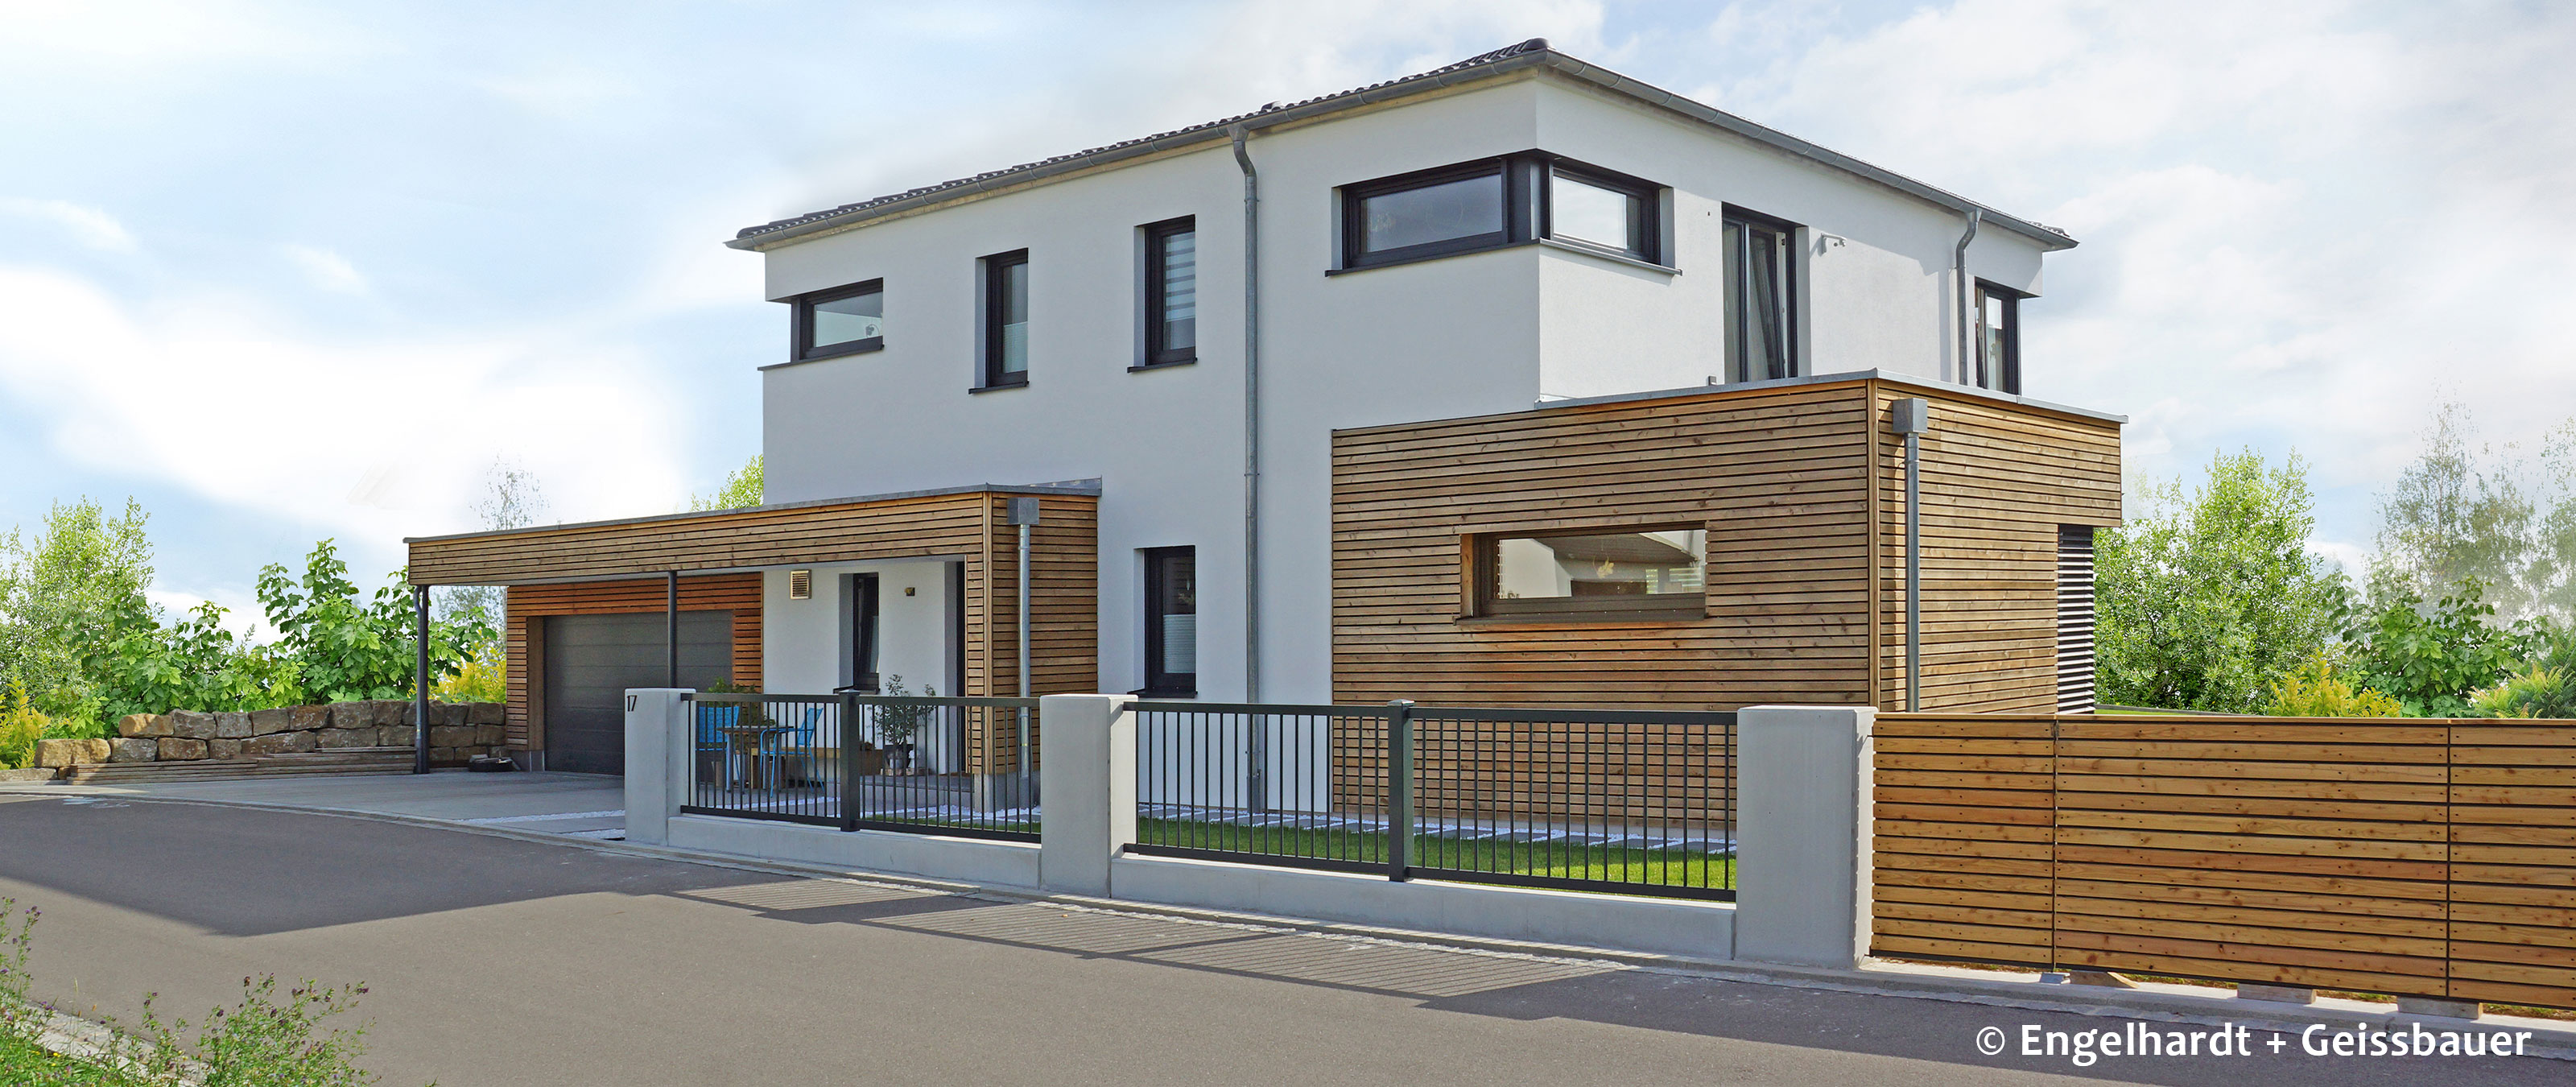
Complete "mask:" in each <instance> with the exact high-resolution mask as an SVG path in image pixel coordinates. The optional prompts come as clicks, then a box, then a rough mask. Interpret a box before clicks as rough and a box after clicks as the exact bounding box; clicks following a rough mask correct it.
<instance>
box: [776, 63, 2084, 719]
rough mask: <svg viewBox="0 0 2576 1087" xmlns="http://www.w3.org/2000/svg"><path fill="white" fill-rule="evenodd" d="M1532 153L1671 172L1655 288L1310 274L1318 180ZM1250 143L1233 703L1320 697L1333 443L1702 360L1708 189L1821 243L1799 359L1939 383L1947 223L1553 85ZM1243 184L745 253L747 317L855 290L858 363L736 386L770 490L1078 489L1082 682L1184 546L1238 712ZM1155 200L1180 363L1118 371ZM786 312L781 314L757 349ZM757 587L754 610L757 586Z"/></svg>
mask: <svg viewBox="0 0 2576 1087" xmlns="http://www.w3.org/2000/svg"><path fill="white" fill-rule="evenodd" d="M1532 148H1538V149H1541V150H1546V151H1551V152H1555V153H1558V154H1562V155H1566V156H1568V157H1571V158H1575V159H1579V160H1583V161H1587V162H1591V163H1594V164H1597V165H1600V166H1603V167H1606V168H1609V169H1614V170H1619V171H1622V172H1625V173H1629V174H1634V175H1636V176H1639V177H1642V178H1645V179H1647V180H1650V181H1654V182H1656V183H1659V184H1663V185H1668V186H1671V187H1672V190H1673V192H1672V208H1671V220H1672V223H1671V233H1672V236H1673V239H1674V245H1673V249H1672V252H1671V254H1670V255H1671V259H1672V260H1673V261H1675V262H1676V264H1677V266H1678V267H1679V269H1680V274H1678V275H1675V274H1672V273H1668V272H1662V271H1655V270H1650V269H1640V268H1635V267H1631V266H1627V265H1623V264H1620V263H1617V262H1613V261H1607V260H1602V259H1598V258H1594V257H1590V256H1585V255H1581V254H1576V253H1570V252H1567V251H1564V250H1560V249H1555V248H1549V247H1542V246H1527V247H1520V248H1513V249H1506V250H1500V251H1493V252H1486V253H1478V254H1470V255H1464V256H1458V257H1451V258H1445V259H1440V260H1433V261H1426V262H1421V263H1416V264H1408V265H1400V266H1395V267H1386V268H1377V269H1370V270H1366V271H1361V272H1354V273H1350V274H1346V275H1334V276H1327V275H1325V274H1324V273H1325V271H1326V270H1327V269H1329V268H1331V267H1332V265H1333V256H1334V254H1333V248H1334V244H1335V201H1336V193H1335V189H1336V187H1337V186H1341V185H1345V184H1350V183H1354V182H1360V181H1366V180H1370V179H1373V178H1377V177H1383V176H1387V175H1390V174H1397V173H1402V172H1405V171H1409V170H1415V169H1421V168H1426V167H1433V166H1442V165H1447V164H1451V163H1456V162H1461V161H1466V160H1471V159H1476V158H1482V157H1490V156H1496V155H1503V154H1508V153H1512V152H1517V151H1525V150H1529V149H1532ZM1249 150H1250V154H1251V156H1252V159H1253V161H1254V164H1255V165H1256V167H1257V168H1258V169H1259V171H1260V174H1261V191H1262V197H1263V203H1262V234H1261V246H1262V250H1261V252H1262V269H1261V275H1262V282H1261V306H1262V314H1261V326H1262V331H1261V342H1262V346H1261V368H1262V420H1263V423H1262V446H1263V455H1262V460H1263V500H1262V516H1263V525H1264V531H1263V537H1262V564H1263V567H1264V577H1263V582H1264V591H1263V593H1262V608H1263V610H1264V622H1263V628H1264V629H1263V636H1262V640H1263V647H1264V648H1263V662H1264V663H1263V673H1264V679H1263V684H1262V689H1261V691H1260V692H1259V694H1260V696H1261V697H1262V698H1264V699H1269V700H1295V701H1321V700H1324V699H1327V698H1329V697H1330V696H1331V683H1330V671H1331V636H1330V635H1331V632H1330V623H1331V569H1330V562H1331V539H1330V522H1331V493H1330V460H1329V458H1330V439H1331V433H1332V431H1333V430H1335V429H1337V428H1347V427H1358V426H1369V425H1377V424H1384V423H1396V422H1407V421H1413V420H1421V419H1435V418H1444V417H1454V416H1465V415H1477V414H1487V413H1496V412H1506V411H1515V410H1520V409H1524V408H1527V407H1529V406H1530V405H1531V404H1532V403H1533V402H1535V401H1537V400H1539V399H1540V398H1542V397H1543V396H1544V397H1581V396H1599V395H1608V394H1616V393H1623V392H1637V391H1645V390H1653V389H1668V388H1676V387H1682V386H1688V385H1696V384H1699V383H1701V382H1702V381H1704V380H1705V379H1706V377H1707V376H1709V375H1713V374H1722V372H1723V353H1722V349H1721V339H1720V335H1721V329H1722V327H1723V325H1722V311H1721V309H1720V299H1721V298H1722V294H1723V282H1722V281H1723V276H1722V272H1721V268H1722V265H1721V254H1720V249H1719V242H1718V231H1719V221H1718V217H1717V216H1718V210H1719V208H1720V207H1721V206H1722V205H1724V204H1726V203H1734V204H1737V205H1740V206H1744V207H1747V208H1751V209H1753V210H1756V211H1760V212H1763V213H1766V214H1769V215H1773V216H1777V217H1780V218H1783V219H1788V220H1790V221H1793V222H1799V223H1803V224H1807V225H1808V226H1809V227H1810V228H1811V230H1810V231H1809V234H1810V235H1816V234H1824V233H1830V234H1835V235H1839V236H1841V237H1844V238H1846V239H1848V242H1847V243H1846V244H1844V245H1841V246H1838V247H1830V248H1827V249H1825V250H1824V251H1823V252H1822V253H1821V254H1819V253H1818V246H1819V245H1820V244H1821V242H1820V240H1819V239H1817V238H1815V237H1810V238H1809V239H1808V241H1809V246H1808V253H1809V258H1808V261H1807V264H1808V266H1809V268H1810V272H1809V274H1808V276H1807V281H1806V282H1804V283H1802V285H1801V290H1800V297H1801V299H1802V300H1803V305H1802V310H1803V313H1802V320H1801V324H1802V328H1803V329H1804V330H1805V331H1804V335H1803V343H1804V344H1805V345H1806V354H1807V364H1806V367H1805V369H1806V371H1807V372H1810V373H1825V372H1842V371H1848V370H1858V369H1868V368H1873V367H1876V368H1882V369H1887V370H1891V371H1897V372H1903V373H1914V374H1924V375H1927V376H1938V375H1939V374H1940V373H1941V371H1942V370H1943V369H1944V366H1945V362H1946V359H1947V356H1948V355H1949V353H1950V352H1951V351H1952V350H1953V345H1955V343H1956V340H1957V333H1956V326H1955V319H1954V318H1953V317H1951V316H1949V314H1950V313H1951V312H1952V311H1954V310H1955V307H1956V302H1955V300H1954V299H1953V298H1952V297H1951V293H1950V286H1949V283H1950V279H1949V272H1948V266H1949V260H1950V251H1951V246H1952V245H1953V244H1955V243H1956V241H1957V238H1958V234H1959V232H1960V229H1961V227H1962V224H1961V222H1960V220H1959V219H1958V218H1957V217H1955V216H1952V215H1950V214H1949V213H1947V212H1945V211H1943V210H1941V209H1938V208H1934V207H1931V206H1929V205H1925V204H1923V203H1921V202H1920V201H1917V200H1914V199H1913V198H1911V197H1907V196H1903V195H1900V194H1897V193H1895V192H1893V191H1890V190H1886V189H1883V188H1880V187H1878V186H1876V185H1873V184H1870V183H1867V182H1863V181H1859V180H1857V179H1854V178H1851V177H1849V176H1847V175H1844V174H1840V173H1837V172H1834V171H1830V170H1827V169H1824V168H1822V167H1819V166H1815V165H1812V164H1809V163H1806V162H1804V161H1803V160H1798V159H1794V158H1791V157H1788V156H1786V155H1783V154H1781V153H1779V152H1776V151H1771V150H1767V149H1763V148H1759V147H1756V146H1754V145H1752V144H1750V143H1748V142H1746V141H1742V140H1740V139H1737V138H1735V137H1733V136H1731V135H1727V134H1723V133H1716V132H1713V131H1711V130H1709V129H1707V128H1705V127H1703V126H1699V125H1696V124H1692V123H1687V122H1683V121H1680V120H1675V119H1668V118H1666V117H1664V116H1662V115H1660V114H1657V113H1655V112H1653V111H1650V110H1647V109H1644V108H1642V107H1637V106H1632V105H1628V104H1625V103H1622V102H1619V101H1616V100H1613V99H1610V98H1608V97H1605V96H1602V95H1600V94H1597V93H1594V92H1590V91H1585V90H1578V89H1574V88H1572V87H1570V86H1565V85H1560V84H1559V83H1557V82H1555V81H1551V80H1545V79H1540V78H1536V77H1531V76H1521V77H1515V78H1510V79H1507V80H1503V81H1500V82H1496V83H1488V84H1480V85H1477V86H1475V87H1473V88H1471V89H1468V90H1464V91H1456V92H1451V93H1446V94H1442V95H1438V96H1435V97H1425V98H1416V99H1410V100H1407V101H1406V102H1404V103H1402V104H1399V105H1394V106H1384V107H1378V108H1375V109H1369V110H1363V111H1357V112H1353V113H1346V114H1341V115H1338V116H1335V117H1332V118H1330V119H1326V120H1322V121H1318V122H1312V123H1307V124H1304V125H1292V126H1282V127H1280V128H1278V129H1273V130H1270V131H1268V132H1265V133H1262V134H1258V135H1256V136H1255V137H1254V138H1253V139H1252V140H1251V141H1250V145H1249ZM1242 187H1243V179H1242V175H1241V173H1240V172H1239V170H1238V169H1237V167H1236V164H1235V161H1234V158H1233V155H1232V153H1231V150H1230V149H1229V148H1227V147H1226V146H1225V145H1224V144H1222V143H1214V144H1210V145H1207V146H1205V147H1204V148H1203V149H1200V150H1195V151H1190V152H1186V153H1181V154H1176V155H1169V156H1165V157H1161V158H1156V159H1150V160H1146V161H1141V162H1137V163H1133V164H1130V165H1126V166H1122V167H1120V168H1116V169H1110V170H1106V171H1103V172H1100V173H1095V174H1089V175H1082V176H1076V177H1072V178H1069V179H1066V180H1060V181H1054V182H1050V183H1044V184H1039V185H1036V186H1033V187H1029V188H1024V189H1019V190H1015V191H1009V192H1004V193H1000V194H997V195H988V196H983V197H979V198H974V199H970V200H966V201H963V202H960V203H956V204H950V205H946V206H941V207H937V208H934V209H932V210H929V211H925V212H919V213H914V214H910V215H903V216H898V217H891V218H888V219H884V220H879V221H874V222H871V223H868V224H867V225H865V226H862V227H859V228H857V229H852V230H846V231H842V232H840V233H836V234H828V235H823V236H820V237H816V238H813V239H811V240H805V241H799V242H794V243H791V244H787V245H784V246H782V247H780V248H778V249H775V250H771V251H770V252H769V253H768V254H767V273H768V295H769V297H770V298H772V299H785V298H789V297H792V296H794V295H798V294H802V293H805V292H809V291H816V290H821V289H825V288H830V287H836V286H841V285H844V284H849V283H855V282H859V281H863V280H868V279H875V278H883V279H884V280H885V313H886V317H885V322H886V334H885V342H886V347H885V349H884V350H882V351H878V352H873V353H869V354H864V355H855V356H847V357H843V358H838V359H827V360H819V361H815V362H807V363H798V364H794V365H784V366H776V367H772V368H769V369H767V370H766V371H765V373H764V377H763V381H764V390H763V411H764V417H765V427H764V451H765V453H766V455H767V457H768V495H767V498H768V500H769V501H771V502H795V501H804V500H809V499H821V498H834V497H842V496H849V495H860V494H870V493H882V492H891V491H904V490H916V489H928V488H940V487H951V486H964V485H972V484H980V483H998V484H1028V483H1044V482H1057V481H1065V480H1075V479H1090V478H1098V479H1099V480H1100V481H1101V488H1102V494H1101V498H1100V506H1099V516H1100V538H1099V548H1100V552H1099V553H1100V566H1101V569H1100V687H1101V689H1102V690H1105V691H1126V690H1130V689H1133V688H1136V687H1138V686H1141V685H1142V683H1143V681H1144V675H1143V661H1142V659H1141V658H1142V654H1143V645H1142V637H1143V635H1142V610H1143V609H1142V596H1143V563H1142V559H1141V557H1140V556H1139V554H1138V551H1139V549H1142V548H1148V547H1165V546H1184V545H1186V546H1195V547H1196V548H1197V549H1198V583H1199V621H1198V637H1199V667H1200V672H1199V691H1200V694H1201V696H1202V697H1205V698H1210V699H1228V700H1230V699H1239V698H1243V697H1245V696H1246V691H1245V683H1244V680H1245V676H1244V667H1243V663H1244V661H1243V652H1242V646H1243V643H1244V595H1243V593H1242V590H1241V586H1242V583H1243V570H1244V562H1243V553H1242V552H1243V548H1242V542H1243V520H1242V518H1243V497H1242V496H1243V491H1242V487H1243V477H1242V469H1243V443H1242V426H1243V383H1242V374H1243V368H1242V363H1243V358H1242V350H1243V323H1242V322H1243V284H1242V278H1241V270H1242V266H1243V249H1242V240H1243V238H1242V207H1243V205H1242ZM1181 215H1195V216H1196V217H1197V220H1198V307H1199V308H1198V357H1199V361H1198V362H1197V364H1195V365H1190V366H1182V367H1176V368H1170V369H1159V370H1153V371H1148V372H1142V373H1130V372H1129V371H1128V367H1129V366H1131V365H1133V364H1135V363H1136V362H1137V361H1138V356H1139V352H1140V348H1141V328H1140V321H1141V302H1140V295H1139V291H1140V288H1141V277H1142V267H1141V262H1142V247H1141V245H1140V244H1139V237H1140V236H1139V234H1138V228H1139V227H1141V226H1143V225H1144V224H1147V223H1153V222H1158V221H1161V220H1166V219H1171V218H1174V217H1177V216H1181ZM1021 248H1026V249H1027V250H1028V251H1029V267H1030V273H1029V275H1030V279H1029V283H1030V286H1029V291H1030V329H1031V331H1030V337H1029V343H1030V346H1029V385H1028V387H1026V388H1015V389H1005V390H997V391H992V392H985V393H975V394H971V395H970V394H969V393H968V391H967V390H968V388H969V387H970V386H972V385H974V384H975V382H976V378H977V373H978V368H979V363H980V360H979V358H978V356H977V352H976V347H977V330H978V326H979V320H978V317H979V315H978V309H977V299H976V295H977V288H978V283H979V275H978V265H977V259H978V258H980V257H983V256H985V255H988V254H993V253H999V252H1006V251H1010V250H1014V249H1021ZM1971 263H1972V267H1973V268H1974V269H1975V270H1976V271H1977V272H1978V273H1979V274H1982V275H1985V276H1986V277H1987V278H1990V279H1994V280H1996V281H1998V282H2003V283H2007V284H2012V285H2015V286H2024V287H2031V286H2035V280H2036V275H2037V266H2038V250H2037V249H2036V248H2035V247H2034V246H2031V245H2029V244H2028V243H2027V242H2026V241H2023V240H2021V239H2018V238H2015V237H2013V236H2010V235H2005V234H2003V233H2002V232H2001V231H1999V230H1992V229H1990V230H1988V231H1987V232H1986V233H1985V234H1984V235H1983V236H1981V238H1980V240H1979V242H1978V243H1977V246H1976V247H1975V248H1974V249H1973V250H1972V251H1971ZM1990 266H1991V267H1990ZM787 325H788V314H787V313H786V312H785V311H784V309H783V308H782V311H781V312H780V314H779V326H778V327H779V329H780V332H781V334H782V335H781V341H783V340H784V332H785V330H786V328H787ZM782 354H783V353H782ZM818 576H819V574H818ZM771 581H772V587H771V597H772V601H773V607H777V606H779V604H781V603H783V596H784V589H783V584H784V579H783V575H778V574H773V575H772V578H771ZM818 595H819V587H818ZM771 615H772V619H771V625H770V628H769V634H768V639H769V640H768V647H767V654H768V668H769V670H770V671H769V674H770V676H771V677H772V679H771V681H770V687H771V689H772V690H776V691H790V690H804V689H807V688H803V687H799V686H796V684H799V683H804V682H808V681H819V680H820V679H822V678H824V677H825V676H827V675H831V674H833V669H834V662H836V661H837V660H838V657H837V656H834V655H833V654H835V653H837V652H841V650H839V649H838V648H837V646H838V643H837V641H833V640H821V639H820V636H819V634H816V633H815V632H813V631H809V630H808V629H807V627H808V626H810V623H808V622H807V621H806V620H805V619H804V618H802V617H801V615H802V613H800V612H796V611H792V610H791V611H772V612H771ZM885 629H886V631H887V645H888V647H889V650H888V652H889V653H893V652H899V651H901V650H898V649H896V648H895V646H896V644H897V641H898V639H899V634H898V633H897V628H896V627H895V626H894V624H893V623H892V622H891V621H889V622H888V624H887V626H886V628H885ZM809 635H810V636H809ZM943 645H944V643H943ZM943 651H944V649H943ZM809 658H811V659H809ZM889 670H892V671H903V672H904V674H905V675H907V676H910V675H912V674H913V673H911V672H909V671H906V670H904V669H901V668H891V669H889ZM812 689H817V690H820V689H828V685H827V686H826V687H817V688H812Z"/></svg>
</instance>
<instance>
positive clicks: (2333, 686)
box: [2263, 653, 2406, 717]
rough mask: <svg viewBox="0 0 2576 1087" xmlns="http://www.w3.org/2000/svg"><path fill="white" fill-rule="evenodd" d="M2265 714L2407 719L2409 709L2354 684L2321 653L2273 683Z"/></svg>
mask: <svg viewBox="0 0 2576 1087" xmlns="http://www.w3.org/2000/svg"><path fill="white" fill-rule="evenodd" d="M2263 712H2264V714H2266V715H2267V716H2272V717H2404V716H2406V707H2404V706H2401V705H2399V704H2398V702H2397V700H2396V699H2394V698H2390V697H2388V696H2387V695H2385V694H2382V693H2380V692H2378V691H2374V690H2371V689H2370V688H2368V687H2365V686H2362V685H2360V684H2358V683H2355V682H2353V681H2352V680H2351V679H2350V678H2348V677H2346V676H2345V675H2344V674H2343V673H2342V672H2340V671H2338V670H2337V669H2336V668H2335V666H2334V662H2332V661H2330V660H2327V659H2326V655H2325V654H2323V653H2319V654H2317V655H2316V656H2315V657H2313V658H2311V659H2310V660H2309V661H2308V663H2307V664H2305V665H2303V666H2301V667H2300V668H2299V670H2298V671H2295V672H2292V673H2290V674H2289V675H2286V676H2283V677H2281V678H2279V679H2276V680H2273V681H2272V699H2271V701H2269V702H2267V703H2265V704H2264V706H2263Z"/></svg>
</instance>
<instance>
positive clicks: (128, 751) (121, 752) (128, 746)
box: [107, 736, 161, 762]
mask: <svg viewBox="0 0 2576 1087" xmlns="http://www.w3.org/2000/svg"><path fill="white" fill-rule="evenodd" d="M160 757H161V741H159V740H152V739H145V738H143V737H140V736H136V737H131V738H128V739H123V740H112V741H109V743H108V747H107V761H109V762H151V761H152V760H154V759H157V758H160Z"/></svg>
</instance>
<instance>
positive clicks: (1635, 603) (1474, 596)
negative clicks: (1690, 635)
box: [1459, 521, 1716, 623]
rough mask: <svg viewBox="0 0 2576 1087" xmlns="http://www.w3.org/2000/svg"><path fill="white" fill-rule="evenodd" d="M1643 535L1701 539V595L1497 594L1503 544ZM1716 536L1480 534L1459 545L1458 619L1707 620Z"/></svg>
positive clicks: (1671, 528) (1703, 529)
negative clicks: (1514, 596)
mask: <svg viewBox="0 0 2576 1087" xmlns="http://www.w3.org/2000/svg"><path fill="white" fill-rule="evenodd" d="M1643 532H1697V533H1699V534H1700V553H1699V569H1700V591H1699V593H1697V594H1696V595H1689V596H1685V595H1684V594H1681V593H1652V594H1640V595H1637V596H1570V597H1545V598H1541V599H1535V600H1520V599H1507V598H1504V597H1503V596H1502V595H1501V593H1500V591H1499V590H1500V588H1501V585H1500V579H1501V577H1502V542H1503V541H1504V540H1546V539H1557V538H1562V537H1567V536H1607V535H1619V534H1623V533H1643ZM1715 535H1716V534H1715V533H1712V532H1710V531H1709V528H1708V525H1707V524H1706V523H1704V522H1687V521H1680V522H1669V523H1658V524H1651V525H1590V526H1582V527H1574V528H1566V527H1557V528H1548V529H1538V530H1531V531H1525V532H1512V531H1504V532H1479V533H1474V534H1471V535H1468V536H1466V537H1465V538H1464V539H1463V540H1462V542H1461V550H1462V551H1463V552H1464V553H1463V554H1462V555H1461V559H1462V561H1461V562H1460V564H1459V565H1460V567H1461V569H1462V571H1463V572H1464V573H1465V575H1466V584H1465V585H1464V586H1462V587H1461V588H1462V589H1463V592H1462V594H1461V595H1462V596H1463V598H1464V599H1463V600H1462V603H1463V604H1464V607H1463V608H1462V609H1461V611H1462V614H1461V615H1460V616H1459V618H1460V619H1461V620H1462V621H1466V622H1483V623H1491V622H1520V623H1530V622H1540V623H1547V622H1553V623H1688V622H1699V621H1702V620H1705V619H1707V618H1708V569H1709V566H1710V562H1709V550H1710V541H1711V540H1712V538H1713V537H1714V536H1715Z"/></svg>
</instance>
